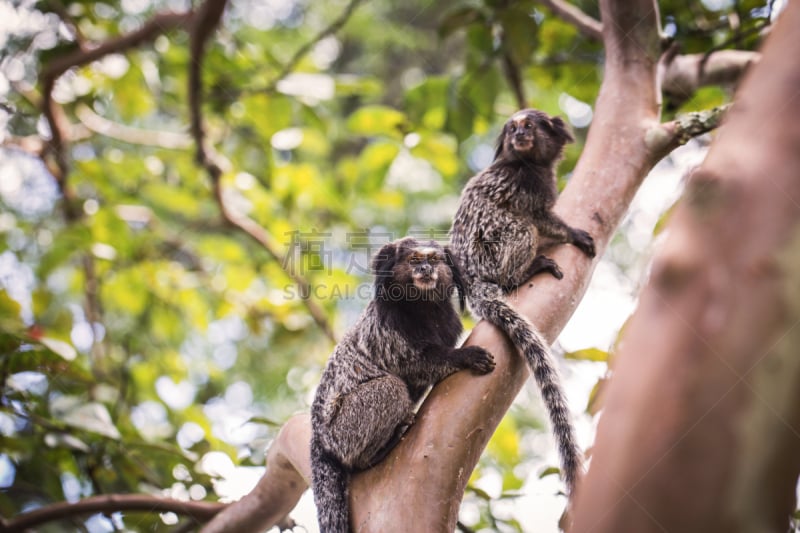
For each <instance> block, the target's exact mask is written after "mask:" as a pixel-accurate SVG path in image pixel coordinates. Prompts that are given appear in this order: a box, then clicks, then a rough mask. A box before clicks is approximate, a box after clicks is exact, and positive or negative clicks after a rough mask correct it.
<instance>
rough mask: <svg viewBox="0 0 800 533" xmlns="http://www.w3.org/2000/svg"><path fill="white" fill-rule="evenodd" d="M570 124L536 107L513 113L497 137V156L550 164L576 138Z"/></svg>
mask: <svg viewBox="0 0 800 533" xmlns="http://www.w3.org/2000/svg"><path fill="white" fill-rule="evenodd" d="M572 141H573V138H572V135H571V134H570V133H569V130H568V129H567V125H566V124H565V123H564V121H563V120H562V119H561V118H559V117H550V116H549V115H547V113H544V112H542V111H538V110H536V109H524V110H522V111H519V112H517V113H515V114H514V115H512V116H511V118H510V119H508V122H506V124H505V126H503V131H502V132H501V133H500V137H499V139H498V140H497V152H496V153H495V159H497V158H499V157H501V156H502V157H507V158H517V159H528V160H531V161H534V162H537V163H543V164H549V163H551V162H553V161H554V160H556V159H558V158H559V157H560V156H561V152H562V150H563V148H564V145H565V144H566V143H568V142H572Z"/></svg>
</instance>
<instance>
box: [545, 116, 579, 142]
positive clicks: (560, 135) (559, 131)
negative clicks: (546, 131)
mask: <svg viewBox="0 0 800 533" xmlns="http://www.w3.org/2000/svg"><path fill="white" fill-rule="evenodd" d="M550 130H551V131H552V132H553V135H554V136H555V137H556V138H557V139H558V140H560V141H561V142H563V143H564V144H567V143H571V142H575V138H574V137H573V136H572V133H570V131H569V126H567V124H566V123H565V122H564V119H562V118H561V117H552V118H551V119H550Z"/></svg>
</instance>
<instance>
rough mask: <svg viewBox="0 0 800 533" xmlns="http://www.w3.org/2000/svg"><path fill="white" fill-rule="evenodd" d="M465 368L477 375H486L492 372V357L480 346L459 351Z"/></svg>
mask: <svg viewBox="0 0 800 533" xmlns="http://www.w3.org/2000/svg"><path fill="white" fill-rule="evenodd" d="M461 352H462V356H463V357H464V362H465V363H466V365H465V366H466V368H469V369H470V370H472V371H473V372H475V373H477V374H488V373H489V372H491V371H492V370H494V356H492V354H490V353H489V352H487V351H486V350H484V349H483V348H481V347H480V346H467V347H466V348H462V349H461Z"/></svg>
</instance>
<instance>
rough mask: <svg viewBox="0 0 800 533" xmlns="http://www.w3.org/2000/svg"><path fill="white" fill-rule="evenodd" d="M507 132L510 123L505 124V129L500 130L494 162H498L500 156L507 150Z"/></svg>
mask: <svg viewBox="0 0 800 533" xmlns="http://www.w3.org/2000/svg"><path fill="white" fill-rule="evenodd" d="M506 130H508V122H506V123H505V124H503V129H502V130H500V135H498V136H497V142H496V143H495V150H494V159H493V161H497V160H498V159H499V158H500V156H501V155H502V154H503V150H504V149H505V146H506Z"/></svg>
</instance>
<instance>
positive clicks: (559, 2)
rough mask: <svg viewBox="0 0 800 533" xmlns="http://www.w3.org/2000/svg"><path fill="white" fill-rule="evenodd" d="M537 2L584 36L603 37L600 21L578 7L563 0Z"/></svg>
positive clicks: (541, 0) (594, 38)
mask: <svg viewBox="0 0 800 533" xmlns="http://www.w3.org/2000/svg"><path fill="white" fill-rule="evenodd" d="M539 3H540V4H542V5H543V6H545V7H547V9H549V10H550V11H552V12H553V14H554V15H556V16H557V17H559V18H560V19H562V20H563V21H565V22H569V23H570V24H572V25H573V26H575V27H576V28H577V29H578V31H579V32H580V33H581V34H582V35H584V36H585V37H588V38H590V39H592V40H595V41H600V40H602V39H603V25H602V23H601V22H600V21H599V20H597V19H595V18H593V17H591V16H589V15H587V14H586V13H584V12H583V11H581V9H580V8H579V7H577V6H573V5H572V4H570V3H569V2H565V1H564V0H539Z"/></svg>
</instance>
